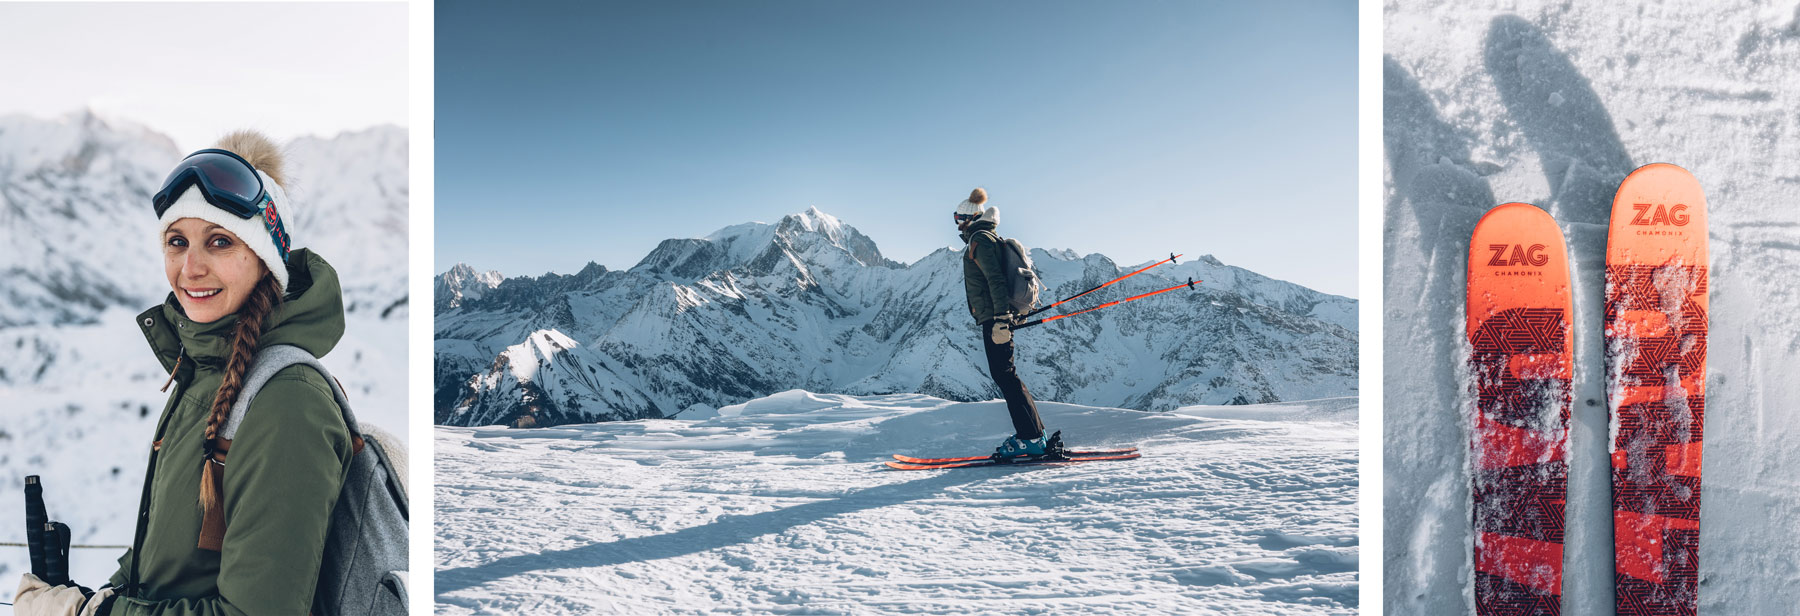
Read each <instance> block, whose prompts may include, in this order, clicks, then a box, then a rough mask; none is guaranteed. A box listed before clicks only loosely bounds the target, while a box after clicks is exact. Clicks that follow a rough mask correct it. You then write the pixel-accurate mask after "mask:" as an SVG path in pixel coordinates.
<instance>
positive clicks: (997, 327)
mask: <svg viewBox="0 0 1800 616" xmlns="http://www.w3.org/2000/svg"><path fill="white" fill-rule="evenodd" d="M1018 318H1019V317H1018V315H1015V314H1013V313H1010V312H1008V313H1005V314H1002V315H1000V316H998V317H995V318H994V325H993V327H992V328H991V329H989V330H988V339H990V340H993V341H994V344H1006V343H1009V342H1012V330H1013V323H1014V322H1015V321H1017V320H1018Z"/></svg>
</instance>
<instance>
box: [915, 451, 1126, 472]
mask: <svg viewBox="0 0 1800 616" xmlns="http://www.w3.org/2000/svg"><path fill="white" fill-rule="evenodd" d="M1143 455H1144V454H1141V453H1137V452H1132V453H1128V454H1121V455H1116V456H1088V457H1085V458H1040V459H1035V460H1017V461H1013V462H995V461H993V460H990V459H986V458H983V459H981V460H977V461H973V462H958V463H955V464H907V463H905V462H888V463H887V465H888V468H893V469H898V470H903V471H928V470H931V469H935V468H971V467H976V466H1043V465H1048V464H1081V463H1084V462H1099V461H1102V460H1136V459H1138V458H1141V457H1143Z"/></svg>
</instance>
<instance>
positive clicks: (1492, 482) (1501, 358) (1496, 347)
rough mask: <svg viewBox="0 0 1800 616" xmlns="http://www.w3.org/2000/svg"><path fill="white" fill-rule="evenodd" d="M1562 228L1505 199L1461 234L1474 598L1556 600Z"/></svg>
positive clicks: (1519, 608)
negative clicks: (1464, 243) (1465, 236)
mask: <svg viewBox="0 0 1800 616" xmlns="http://www.w3.org/2000/svg"><path fill="white" fill-rule="evenodd" d="M1568 263H1569V262H1568V254H1567V252H1566V250H1565V248H1564V244H1563V240H1562V231H1561V229H1559V228H1558V227H1557V226H1556V221H1554V220H1552V219H1551V218H1550V215H1549V214H1547V213H1545V212H1544V211H1543V210H1541V209H1538V208H1537V207H1535V206H1531V205H1527V204H1523V203H1508V204H1506V205H1502V206H1499V207H1496V208H1494V209H1493V210H1490V211H1489V212H1488V213H1487V215H1485V216H1483V217H1482V219H1481V222H1480V223H1478V224H1476V226H1475V232H1474V234H1473V235H1471V237H1470V244H1469V278H1468V285H1469V286H1468V297H1467V300H1468V303H1467V311H1468V313H1467V318H1468V322H1467V326H1468V329H1467V332H1468V336H1469V346H1470V348H1471V353H1470V356H1469V363H1468V367H1469V371H1470V375H1471V376H1472V377H1473V381H1474V382H1473V384H1472V389H1473V393H1474V394H1475V416H1474V418H1473V420H1472V421H1471V424H1472V427H1473V431H1472V433H1471V434H1470V443H1469V445H1470V456H1471V461H1472V466H1473V468H1474V477H1473V478H1472V479H1473V485H1472V492H1473V496H1474V505H1475V509H1474V519H1473V525H1474V526H1473V528H1474V531H1475V563H1474V564H1475V580H1474V582H1475V609H1476V613H1477V614H1484V615H1486V614H1495V615H1504V616H1515V615H1520V614H1560V613H1561V612H1562V596H1561V595H1562V554H1563V539H1564V524H1565V520H1564V518H1563V514H1564V510H1565V508H1566V506H1567V503H1568V437H1567V434H1568V420H1569V406H1570V401H1571V396H1572V391H1571V388H1570V378H1571V376H1572V371H1573V366H1574V357H1573V349H1574V345H1573V339H1574V332H1573V331H1572V329H1571V328H1570V326H1569V318H1568V315H1569V313H1570V307H1571V305H1570V295H1569V265H1568Z"/></svg>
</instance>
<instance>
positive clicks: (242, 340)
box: [200, 274, 281, 509]
mask: <svg viewBox="0 0 1800 616" xmlns="http://www.w3.org/2000/svg"><path fill="white" fill-rule="evenodd" d="M280 304H281V289H280V287H278V286H276V283H275V277H274V276H272V275H266V274H265V275H264V276H263V277H262V279H261V280H258V281H257V282H256V287H255V288H253V289H251V290H250V297H247V298H245V299H244V305H243V306H241V307H239V308H238V312H237V317H238V320H237V326H236V327H235V328H234V329H233V331H232V339H231V355H230V356H229V357H228V358H227V359H226V360H225V378H224V380H223V381H221V382H220V383H219V393H218V395H216V396H214V397H213V402H212V413H211V414H209V415H207V417H206V442H207V447H206V451H207V455H206V456H204V457H202V458H201V460H200V466H201V471H200V506H201V507H202V508H205V509H211V508H213V507H214V506H216V505H218V504H219V500H220V497H221V496H222V494H223V492H222V491H223V489H224V486H222V485H220V481H219V476H218V471H217V469H215V468H213V466H214V465H213V464H212V461H213V460H212V452H213V451H214V444H213V443H214V442H215V439H216V438H217V437H218V435H219V428H220V426H221V425H222V424H224V423H225V420H226V418H228V417H229V416H230V414H231V407H232V405H234V404H236V403H237V398H238V394H239V393H241V392H243V390H244V373H246V372H249V370H250V362H251V361H252V360H254V359H255V358H256V342H257V339H259V338H261V337H262V334H263V323H264V321H266V320H267V319H268V316H269V314H270V313H272V312H274V311H275V307H276V306H278V305H280Z"/></svg>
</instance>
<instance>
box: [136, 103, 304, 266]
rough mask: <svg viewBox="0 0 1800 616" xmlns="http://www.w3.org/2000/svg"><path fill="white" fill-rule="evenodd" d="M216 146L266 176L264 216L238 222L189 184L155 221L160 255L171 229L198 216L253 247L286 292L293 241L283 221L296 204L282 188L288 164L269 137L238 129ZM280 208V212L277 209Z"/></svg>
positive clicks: (238, 219)
mask: <svg viewBox="0 0 1800 616" xmlns="http://www.w3.org/2000/svg"><path fill="white" fill-rule="evenodd" d="M213 147H215V148H218V149H221V150H227V151H229V152H231V153H233V154H236V155H238V156H239V157H242V158H243V159H244V160H245V161H247V162H249V163H250V166H251V167H253V168H255V169H256V174H257V175H258V176H261V177H262V182H263V191H264V192H266V193H267V194H268V199H266V200H264V201H263V204H262V207H263V210H262V215H261V216H256V217H252V218H250V219H247V220H246V219H243V218H238V217H237V216H235V215H233V214H231V213H230V212H227V211H225V210H222V209H219V208H218V207H215V206H214V205H213V204H211V203H207V201H206V197H205V196H204V195H202V194H200V190H199V187H198V186H197V185H194V186H188V187H187V189H186V190H183V191H182V192H181V196H180V197H179V198H177V199H175V201H174V202H173V203H171V204H170V205H169V209H167V210H164V211H163V213H162V216H160V217H159V218H158V219H157V224H156V245H157V246H158V249H157V252H158V253H161V246H162V245H163V241H164V239H163V234H164V233H165V232H167V231H168V230H169V225H172V224H175V221H178V220H181V219H183V218H197V219H200V220H204V221H206V222H210V223H212V224H215V225H218V226H220V227H222V228H224V229H225V230H226V231H230V232H231V233H232V235H236V236H237V237H238V240H239V241H241V242H243V243H244V244H245V245H246V246H249V247H250V250H251V252H253V253H255V254H256V256H257V257H258V258H260V259H262V262H263V265H264V266H267V267H268V268H269V273H270V274H272V275H273V276H274V277H275V284H276V285H277V286H279V287H281V290H282V291H283V292H286V291H287V285H288V268H287V256H288V251H289V250H290V249H291V248H292V247H291V246H290V244H291V239H290V238H289V237H288V234H287V225H285V224H283V221H282V217H283V216H285V215H287V214H290V213H292V211H293V209H292V208H293V204H292V203H290V202H289V201H288V199H287V191H286V190H285V189H283V188H282V184H283V183H284V182H285V181H286V179H287V178H286V176H285V175H284V173H283V167H284V166H285V162H286V161H284V160H283V158H282V155H281V149H280V148H279V147H277V146H276V145H275V142H274V141H271V140H270V139H269V138H268V137H267V136H265V135H263V134H262V133H259V132H256V131H252V130H240V131H235V132H232V133H231V134H228V135H225V137H224V138H222V139H220V140H219V143H218V144H217V145H215V146H213ZM277 208H279V211H278V210H277Z"/></svg>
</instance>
